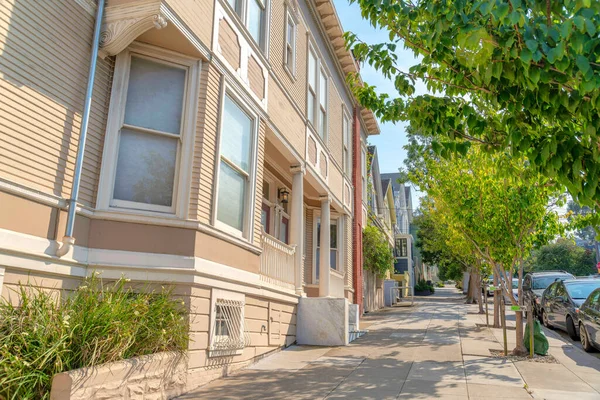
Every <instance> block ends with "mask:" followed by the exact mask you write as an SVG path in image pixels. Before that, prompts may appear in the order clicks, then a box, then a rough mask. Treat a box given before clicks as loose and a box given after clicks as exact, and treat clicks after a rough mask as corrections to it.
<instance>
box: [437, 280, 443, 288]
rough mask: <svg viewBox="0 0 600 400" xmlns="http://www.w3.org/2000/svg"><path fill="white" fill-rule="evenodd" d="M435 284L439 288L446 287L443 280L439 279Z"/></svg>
mask: <svg viewBox="0 0 600 400" xmlns="http://www.w3.org/2000/svg"><path fill="white" fill-rule="evenodd" d="M435 286H437V287H439V288H443V287H444V282H442V281H438V282H437V283H436V284H435Z"/></svg>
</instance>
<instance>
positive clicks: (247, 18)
mask: <svg viewBox="0 0 600 400" xmlns="http://www.w3.org/2000/svg"><path fill="white" fill-rule="evenodd" d="M227 4H229V6H230V7H231V8H232V9H233V11H235V13H236V14H237V15H238V17H239V18H240V20H241V22H242V24H244V25H245V26H246V29H247V30H248V33H250V36H251V37H252V39H253V40H254V41H255V42H256V44H258V46H259V47H260V48H261V49H263V50H264V49H265V47H266V36H267V35H266V30H267V29H266V20H267V19H266V14H267V13H266V9H267V5H266V0H227Z"/></svg>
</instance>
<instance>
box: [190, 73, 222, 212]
mask: <svg viewBox="0 0 600 400" xmlns="http://www.w3.org/2000/svg"><path fill="white" fill-rule="evenodd" d="M220 80H221V75H220V73H219V72H218V71H217V70H216V68H215V67H213V66H211V65H210V64H207V63H206V64H203V65H202V76H201V89H200V98H199V104H198V118H197V124H196V141H195V144H194V164H193V169H192V190H191V197H192V198H191V200H190V218H191V219H197V220H199V221H201V222H203V223H206V224H208V223H210V218H211V209H212V198H213V183H214V178H215V168H214V167H215V157H216V152H217V143H218V142H217V140H218V132H217V129H218V116H219V96H220V93H219V90H220Z"/></svg>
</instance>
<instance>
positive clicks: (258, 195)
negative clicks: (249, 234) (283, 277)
mask: <svg viewBox="0 0 600 400" xmlns="http://www.w3.org/2000/svg"><path fill="white" fill-rule="evenodd" d="M265 130H266V126H265V122H264V121H263V120H262V119H261V120H260V124H259V132H258V147H257V149H256V152H257V154H256V192H255V198H254V243H255V244H256V245H259V246H260V245H261V240H262V239H261V235H262V221H261V216H262V214H261V210H262V183H263V174H264V164H265V134H266V133H265Z"/></svg>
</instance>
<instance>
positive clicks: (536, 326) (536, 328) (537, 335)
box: [523, 319, 550, 356]
mask: <svg viewBox="0 0 600 400" xmlns="http://www.w3.org/2000/svg"><path fill="white" fill-rule="evenodd" d="M523 342H524V343H523V344H524V345H525V347H526V348H527V351H530V350H529V324H526V325H525V335H524V338H523ZM548 347H550V345H549V344H548V338H547V337H546V334H544V331H543V330H542V324H540V321H538V320H537V319H535V320H534V321H533V352H534V353H535V354H538V355H540V356H545V355H546V354H548Z"/></svg>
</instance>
